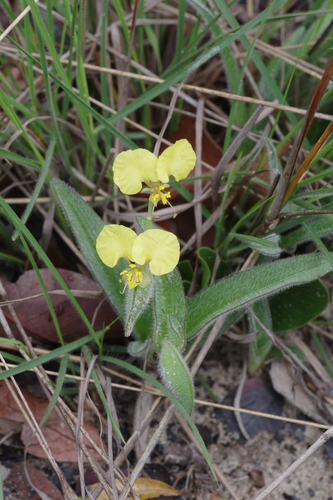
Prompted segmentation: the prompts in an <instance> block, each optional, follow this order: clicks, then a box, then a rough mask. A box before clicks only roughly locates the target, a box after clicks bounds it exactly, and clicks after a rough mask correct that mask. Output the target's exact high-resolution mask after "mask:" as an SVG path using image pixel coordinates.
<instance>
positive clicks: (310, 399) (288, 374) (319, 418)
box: [269, 359, 328, 424]
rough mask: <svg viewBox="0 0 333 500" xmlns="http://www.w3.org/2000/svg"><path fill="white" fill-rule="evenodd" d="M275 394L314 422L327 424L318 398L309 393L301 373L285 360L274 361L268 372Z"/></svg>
mask: <svg viewBox="0 0 333 500" xmlns="http://www.w3.org/2000/svg"><path fill="white" fill-rule="evenodd" d="M269 374H270V377H271V380H272V384H273V387H274V389H275V390H276V392H278V393H280V394H282V396H284V397H285V398H286V399H287V400H288V401H290V402H291V403H292V404H293V405H295V406H296V407H297V408H299V409H300V410H301V411H302V412H303V413H304V414H305V415H308V416H309V417H311V418H312V419H313V420H314V421H315V422H320V423H322V424H327V423H328V421H327V418H326V416H325V413H324V411H323V405H322V402H321V400H320V398H318V397H316V396H315V394H313V393H311V392H310V390H309V389H308V388H307V387H306V386H305V382H304V380H303V379H302V372H301V370H300V369H299V368H296V367H295V366H293V365H292V364H291V363H290V361H287V360H285V359H275V360H274V361H273V362H272V364H271V368H270V371H269Z"/></svg>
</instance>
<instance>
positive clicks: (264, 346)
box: [249, 299, 272, 374]
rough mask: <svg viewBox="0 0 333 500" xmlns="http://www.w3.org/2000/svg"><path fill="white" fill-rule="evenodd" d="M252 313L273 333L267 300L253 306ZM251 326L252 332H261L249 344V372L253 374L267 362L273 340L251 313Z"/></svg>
mask: <svg viewBox="0 0 333 500" xmlns="http://www.w3.org/2000/svg"><path fill="white" fill-rule="evenodd" d="M252 311H253V313H254V314H255V316H256V317H257V318H258V319H259V320H260V321H261V323H262V324H264V325H265V327H266V328H267V329H268V330H270V331H272V317H271V312H270V309H269V305H268V301H267V299H263V300H258V302H256V303H255V304H253V306H252ZM249 324H250V329H251V330H250V331H256V330H259V333H258V335H257V337H256V338H255V340H254V341H253V342H251V343H250V344H249V372H250V373H251V374H252V373H254V372H255V371H257V370H258V369H259V368H260V367H261V365H262V364H263V362H264V361H265V359H266V357H267V354H268V353H269V351H270V350H271V347H272V340H271V338H270V337H269V335H267V333H266V332H265V330H264V328H263V327H262V326H261V324H260V323H259V322H258V321H256V318H255V317H254V316H253V315H252V314H251V313H249Z"/></svg>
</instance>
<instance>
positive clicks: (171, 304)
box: [154, 268, 186, 352]
mask: <svg viewBox="0 0 333 500" xmlns="http://www.w3.org/2000/svg"><path fill="white" fill-rule="evenodd" d="M154 282H155V300H154V313H155V348H156V351H157V352H159V351H160V350H161V346H162V345H163V340H164V339H168V340H169V341H170V342H171V344H172V345H174V346H175V347H176V348H177V349H178V350H179V351H182V350H183V349H184V347H185V343H186V328H185V324H186V302H185V295H184V289H183V284H182V279H181V276H180V274H179V272H178V269H177V268H176V269H174V270H173V271H172V272H171V273H169V274H165V275H163V276H156V277H155V278H154Z"/></svg>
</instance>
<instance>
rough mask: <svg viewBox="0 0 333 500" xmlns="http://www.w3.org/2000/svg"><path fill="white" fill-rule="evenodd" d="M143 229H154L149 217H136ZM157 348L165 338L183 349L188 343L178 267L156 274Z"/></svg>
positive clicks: (155, 313) (184, 305) (184, 307)
mask: <svg viewBox="0 0 333 500" xmlns="http://www.w3.org/2000/svg"><path fill="white" fill-rule="evenodd" d="M136 220H137V222H138V224H139V226H140V228H141V230H142V231H146V230H147V229H154V228H155V226H154V225H151V223H149V221H147V219H144V218H143V217H137V218H136ZM153 309H154V319H155V348H156V351H157V352H159V351H160V350H161V345H162V342H163V339H165V338H167V339H168V340H169V341H170V342H171V344H172V345H174V346H175V347H176V348H177V349H178V350H180V351H182V350H183V349H184V347H185V344H186V333H185V332H186V329H185V324H186V302H185V294H184V288H183V284H182V278H181V276H180V273H179V271H178V269H177V267H176V268H175V269H174V270H173V271H172V272H171V273H168V274H164V275H162V276H154V302H153Z"/></svg>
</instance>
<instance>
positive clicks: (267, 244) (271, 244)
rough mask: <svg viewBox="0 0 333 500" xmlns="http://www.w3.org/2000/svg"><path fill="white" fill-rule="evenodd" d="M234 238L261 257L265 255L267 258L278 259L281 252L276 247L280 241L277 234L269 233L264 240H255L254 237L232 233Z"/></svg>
mask: <svg viewBox="0 0 333 500" xmlns="http://www.w3.org/2000/svg"><path fill="white" fill-rule="evenodd" d="M234 236H235V238H237V239H238V240H240V241H245V242H246V243H248V244H249V246H250V247H251V248H252V249H253V250H256V251H257V252H259V253H261V254H263V255H267V256H269V257H279V255H280V253H281V252H282V250H281V248H280V247H279V245H278V242H279V240H280V236H279V235H278V234H275V233H271V234H269V235H268V236H265V237H264V238H257V237H256V236H249V235H247V234H238V233H234Z"/></svg>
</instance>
